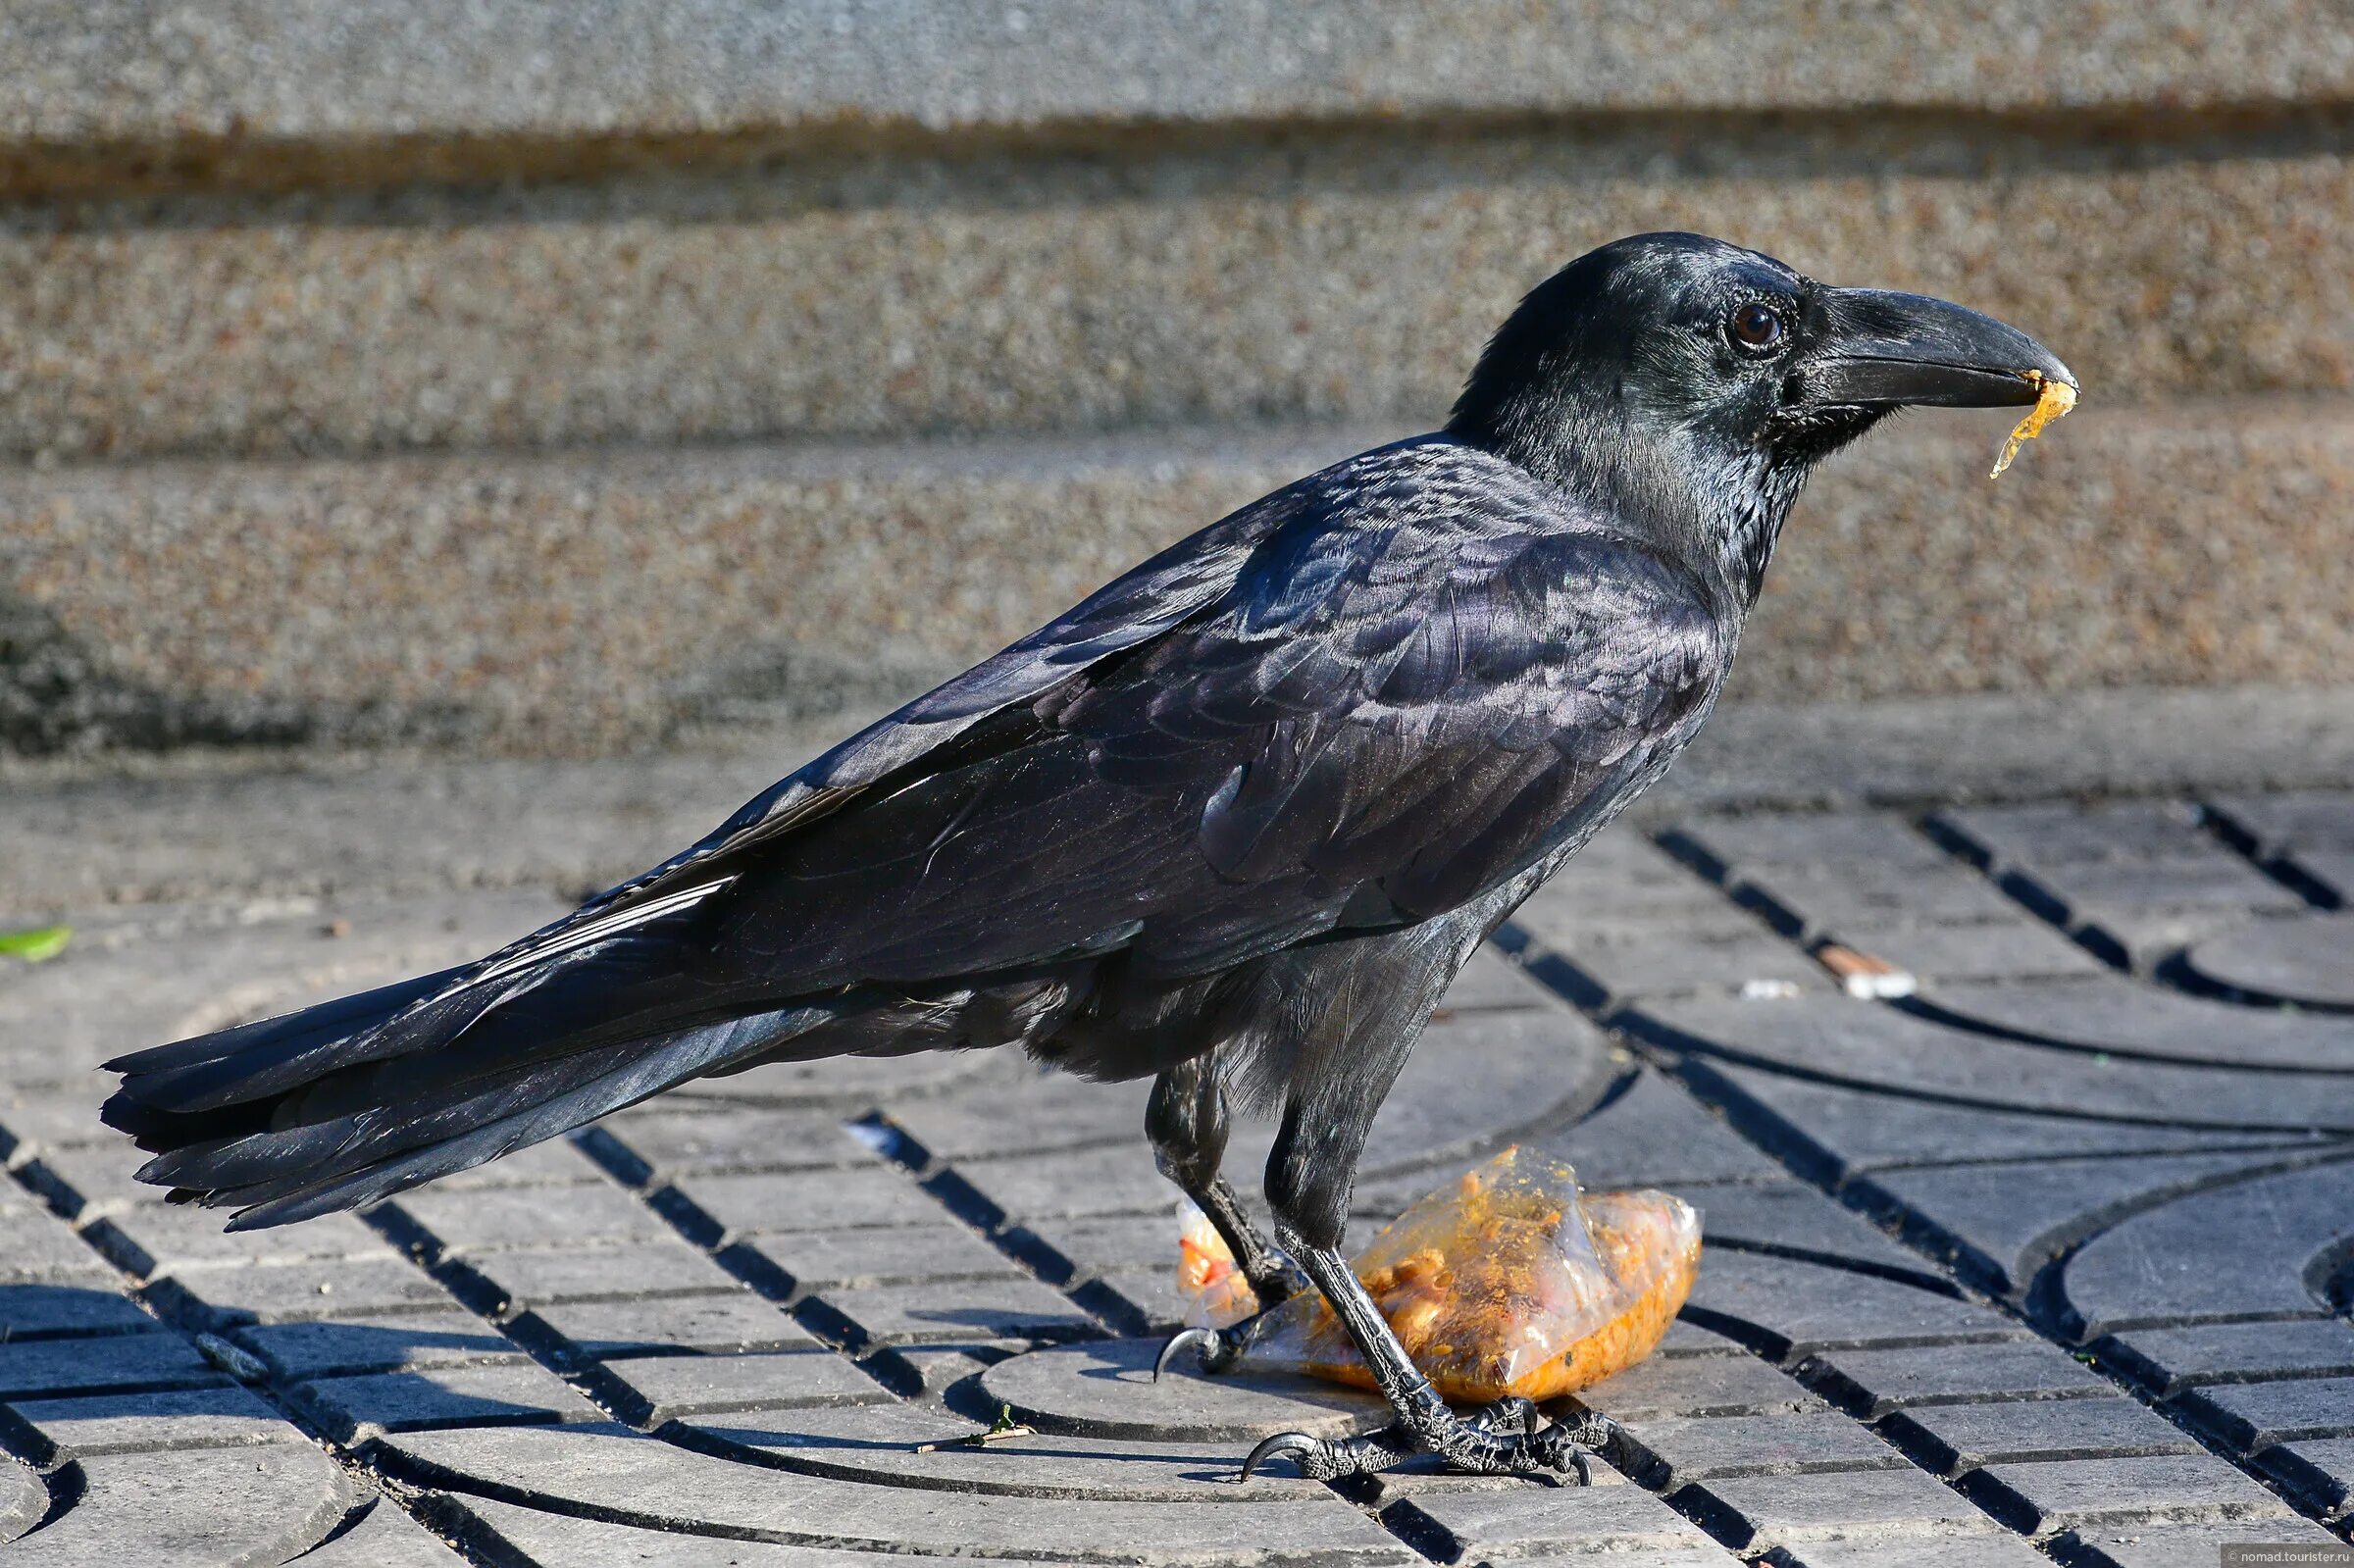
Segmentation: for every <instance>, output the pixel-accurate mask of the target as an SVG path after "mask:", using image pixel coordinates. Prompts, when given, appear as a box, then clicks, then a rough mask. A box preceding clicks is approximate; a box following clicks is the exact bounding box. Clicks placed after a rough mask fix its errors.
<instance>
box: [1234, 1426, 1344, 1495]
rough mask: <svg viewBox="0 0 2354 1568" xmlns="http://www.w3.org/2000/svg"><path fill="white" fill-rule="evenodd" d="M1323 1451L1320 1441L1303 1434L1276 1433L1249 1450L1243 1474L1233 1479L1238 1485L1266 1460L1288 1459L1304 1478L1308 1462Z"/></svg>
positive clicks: (1249, 1477) (1322, 1444) (1248, 1478)
mask: <svg viewBox="0 0 2354 1568" xmlns="http://www.w3.org/2000/svg"><path fill="white" fill-rule="evenodd" d="M1323 1449H1324V1443H1323V1442H1322V1440H1320V1439H1317V1438H1311V1437H1309V1436H1308V1435H1307V1434H1306V1433H1305V1432H1278V1433H1277V1434H1275V1436H1273V1437H1272V1438H1269V1439H1267V1440H1266V1441H1265V1442H1261V1443H1260V1444H1259V1445H1258V1446H1257V1447H1255V1448H1254V1449H1252V1450H1251V1452H1250V1454H1249V1456H1248V1457H1246V1458H1245V1459H1244V1460H1243V1473H1242V1474H1241V1475H1239V1476H1237V1477H1235V1480H1236V1481H1237V1482H1238V1483H1239V1482H1244V1481H1248V1480H1250V1479H1251V1475H1252V1472H1254V1471H1255V1470H1257V1469H1258V1467H1259V1466H1261V1465H1263V1464H1265V1463H1266V1462H1267V1461H1268V1460H1270V1459H1276V1458H1289V1459H1290V1460H1291V1461H1292V1462H1293V1463H1295V1464H1297V1465H1298V1466H1299V1467H1300V1473H1301V1474H1302V1475H1304V1476H1305V1475H1306V1474H1307V1473H1308V1460H1309V1459H1310V1458H1312V1457H1314V1456H1315V1455H1316V1454H1318V1453H1321V1452H1322V1451H1323Z"/></svg>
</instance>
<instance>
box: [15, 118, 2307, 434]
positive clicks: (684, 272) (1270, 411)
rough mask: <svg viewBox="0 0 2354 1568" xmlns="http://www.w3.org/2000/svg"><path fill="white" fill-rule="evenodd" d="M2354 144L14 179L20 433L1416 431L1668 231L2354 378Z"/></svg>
mask: <svg viewBox="0 0 2354 1568" xmlns="http://www.w3.org/2000/svg"><path fill="white" fill-rule="evenodd" d="M0 96H4V95H0ZM1213 128H1214V127H1213ZM2349 145H2354V118H2350V117H2348V116H2346V115H2342V114H2338V113H2337V112H2335V111H2331V112H2328V113H2320V114H2318V118H2316V117H2307V116H2305V115H2303V114H2302V113H2296V114H2285V113H2284V115H2283V116H2276V117H2271V118H2268V117H2266V116H2264V115H2257V116H2255V117H2254V118H2253V119H2251V120H2249V121H2246V122H2245V123H2242V122H2241V121H2237V120H2228V119H2223V120H2218V119H2212V118H2209V119H2201V118H2198V117H2191V118H2189V119H2187V120H2185V121H2183V122H2182V123H2180V124H2174V125H2168V124H2163V123H2154V124H2152V125H2151V126H2147V127H2144V128H2143V129H2140V130H2137V131H2136V132H2135V133H2134V134H2132V135H2130V136H2121V135H2119V134H2118V133H2117V128H2116V127H2115V126H2111V125H2108V124H2106V123H2104V122H2099V121H2096V120H2086V121H2084V122H2082V123H2080V124H2079V123H2076V122H2071V121H2053V122H2048V123H2045V122H2038V123H2035V124H2032V125H2026V124H2013V123H2010V122H2006V121H1999V120H1997V121H1988V120H1970V119H1967V118H1965V119H1964V120H1960V121H1957V120H1955V119H1952V118H1950V117H1940V116H1919V115H1911V114H1903V115H1896V116H1893V117H1891V116H1885V115H1880V114H1877V113H1859V114H1853V115H1834V116H1831V117H1829V118H1828V119H1827V120H1825V121H1824V122H1822V123H1819V124H1816V123H1810V122H1804V121H1802V120H1800V119H1798V118H1794V117H1789V116H1779V115H1763V116H1760V115H1748V116H1735V117H1732V118H1729V119H1707V118H1703V119H1699V120H1692V119H1685V118H1677V117H1672V116H1670V117H1664V118H1663V117H1658V116H1633V117H1615V118H1613V117H1602V118H1593V117H1585V118H1578V119H1574V120H1567V121H1559V122H1547V123H1536V124H1531V123H1523V122H1517V121H1511V122H1497V123H1492V124H1491V123H1479V124H1470V125H1460V126H1439V127H1434V126H1430V125H1428V124H1425V123H1420V122H1400V123H1396V124H1391V125H1386V126H1385V125H1354V126H1350V125H1345V126H1303V127H1296V128H1286V127H1282V126H1257V127H1246V126H1227V127H1223V128H1214V133H1213V131H1209V130H1205V131H1203V133H1201V134H1199V135H1184V136H1179V135H1171V136H1166V137H1157V138H1155V137H1139V136H1129V137H1124V138H1122V137H1114V138H1112V139H1111V141H1110V142H1109V144H1108V146H1107V147H1105V148H1100V149H1082V148H1077V147H1071V146H1063V145H1047V146H999V145H989V144H986V143H985V144H982V145H978V146H975V147H971V148H958V147H952V146H950V145H948V143H947V141H945V140H941V139H933V140H929V141H922V142H917V143H913V144H910V145H907V146H904V147H901V148H898V149H897V150H888V151H887V150H878V149H871V148H870V149H841V148H837V149H832V150H822V149H808V150H802V151H797V152H795V153H793V154H792V155H790V156H784V157H781V158H779V159H777V160H775V161H771V162H765V163H760V164H757V165H730V164H727V163H726V162H725V161H722V162H720V163H719V164H717V165H716V166H711V167H705V166H703V165H699V164H698V165H693V166H691V167H671V166H665V167H662V168H659V169H657V170H656V171H654V172H651V173H645V172H628V171H621V172H608V173H606V174H603V175H599V176H597V177H582V178H577V179H569V180H559V181H554V182H523V183H516V184H509V185H501V186H497V187H494V188H488V189H483V188H471V187H469V188H453V187H444V186H435V185H411V186H404V187H402V188H398V189H393V190H387V191H374V192H368V191H359V192H346V193H342V194H332V193H331V194H322V193H317V192H305V193H292V194H285V193H280V194H269V193H256V192H235V191H230V192H208V193H201V194H186V193H182V194H178V195H172V196H168V197H161V198H154V199H145V198H142V199H136V200H133V199H106V200H87V201H83V200H76V201H45V202H34V203H19V204H15V205H12V206H6V207H0V300H5V301H6V302H7V304H6V306H5V307H4V308H0V455H5V454H15V455H20V456H34V457H38V456H42V455H44V454H45V455H47V456H48V457H51V458H58V459H66V460H79V459H85V458H91V457H152V456H173V455H178V456H246V455H271V454H312V455H356V454H367V453H375V452H386V451H398V450H404V449H436V448H475V449H483V448H497V447H517V446H520V447H563V446H580V445H598V444H608V443H615V442H676V441H706V440H742V439H805V438H809V437H814V436H827V437H839V436H857V437H892V436H899V435H908V434H936V433H956V432H962V433H1047V432H1051V431H1059V430H1116V429H1123V428H1135V427H1147V428H1166V427H1171V426H1179V425H1186V424H1222V423H1235V424H1240V423H1247V422H1251V421H1255V420H1260V419H1271V420H1275V421H1278V422H1289V423H1300V422H1306V423H1325V422H1329V423H1353V422H1370V423H1378V424H1387V423H1399V424H1408V425H1424V424H1428V423H1431V422H1433V421H1435V420H1436V419H1437V418H1438V417H1439V416H1440V415H1441V414H1442V413H1443V412H1444V410H1445V409H1446V407H1447V406H1448V404H1449V402H1450V401H1451V400H1452V399H1453V397H1454V395H1455V393H1456V391H1457V389H1458V386H1459V384H1460V382H1461V379H1462V378H1463V375H1464V373H1465V372H1466V370H1467V369H1468V368H1469V365H1470V363H1471V361H1472V359H1473V357H1474V356H1475V355H1476V353H1477V351H1478V348H1479V345H1480V344H1481V343H1482V342H1483V341H1484V340H1485V338H1486V336H1487V334H1488V333H1489V332H1490V331H1491V330H1493V329H1494V328H1495V326H1496V324H1497V323H1498V322H1499V321H1500V320H1501V319H1502V318H1503V316H1504V315H1505V313H1506V312H1507V311H1508V310H1509V309H1510V307H1511V305H1512V303H1513V302H1514V301H1515V300H1516V299H1517V298H1518V297H1519V295H1520V294H1521V293H1522V292H1523V291H1525V290H1526V289H1527V288H1528V287H1530V286H1531V285H1532V284H1534V283H1535V282H1537V281H1538V280H1539V279H1541V278H1543V277H1544V276H1546V275H1547V274H1548V273H1550V272H1551V271H1552V270H1553V269H1554V268H1555V267H1557V266H1559V265H1560V264H1561V263H1562V262H1563V261H1566V260H1567V259H1569V258H1570V257H1572V256H1574V255H1576V254H1578V253H1580V252H1582V251H1584V250H1585V249H1587V248H1589V247H1590V246H1592V245H1594V244H1597V243H1600V242H1602V241H1604V240H1607V239H1611V238H1613V237H1616V236H1617V235H1620V234H1624V233H1629V232H1635V231H1639V230H1643V229H1650V228H1695V229H1699V230H1702V231H1706V232H1714V233H1718V234H1722V235H1724V236H1727V237H1729V238H1733V239H1736V240H1739V241H1741V242H1743V243H1747V244H1752V245H1755V246H1758V247H1760V248H1762V249H1765V250H1767V251H1769V252H1772V253H1774V254H1776V255H1780V256H1782V257H1784V258H1785V259H1787V260H1789V261H1790V262H1792V263H1793V264H1794V265H1797V266H1799V267H1801V268H1803V269H1805V270H1807V271H1810V272H1812V273H1814V274H1816V275H1817V276H1819V277H1823V278H1830V279H1833V280H1838V281H1847V282H1862V283H1872V284H1878V285H1884V286H1890V287H1902V288H1911V289H1917V290H1921V291H1925V292H1931V293H1937V294H1943V295H1947V296H1950V297H1954V298H1958V299H1961V300H1963V301H1965V302H1968V303H1970V304H1973V305H1976V306H1978V307H1981V308H1983V309H1986V310H1988V311H1991V312H1994V313H1996V314H1999V315H2002V316H2004V317H2006V318H2008V319H2010V320H2013V321H2015V322H2017V323H2019V324H2021V325H2022V326H2024V327H2026V328H2027V329H2030V330H2031V331H2033V332H2034V333H2035V334H2036V335H2037V336H2039V337H2041V338H2042V339H2043V340H2044V341H2046V342H2048V343H2050V344H2051V345H2052V346H2053V347H2054V348H2055V349H2056V350H2057V351H2058V352H2059V353H2061V355H2062V356H2063V357H2064V358H2066V359H2067V360H2068V361H2069V363H2070V364H2071V365H2072V366H2073V367H2074V368H2075V370H2076V371H2077V372H2078V374H2079V375H2080V376H2081V377H2082V378H2083V379H2084V386H2085V391H2086V395H2087V397H2088V398H2089V399H2092V400H2094V401H2099V402H2106V403H2125V402H2166V401H2172V400H2174V399H2175V398H2178V397H2181V396H2183V395H2186V394H2195V395H2200V396H2222V395H2234V394H2245V393H2269V392H2283V391H2286V392H2308V391H2345V390H2349V389H2354V275H2350V274H2349V272H2348V270H2347V269H2345V268H2343V267H2342V266H2339V265H2337V258H2339V257H2341V256H2343V255H2345V254H2346V253H2347V252H2348V251H2349V250H2354V161H2350V160H2349V159H2348V158H2347V156H2346V151H2345V149H2346V148H2347V147H2348V146H2349Z"/></svg>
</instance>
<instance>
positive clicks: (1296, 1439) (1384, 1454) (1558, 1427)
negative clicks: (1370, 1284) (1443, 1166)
mask: <svg viewBox="0 0 2354 1568" xmlns="http://www.w3.org/2000/svg"><path fill="white" fill-rule="evenodd" d="M1275 1234H1276V1236H1277V1237H1278V1238H1279V1239H1281V1240H1282V1242H1283V1244H1284V1245H1285V1246H1287V1247H1289V1248H1291V1249H1292V1252H1293V1255H1294V1256H1296V1257H1297V1258H1299V1259H1300V1263H1301V1266H1302V1267H1303V1268H1304V1269H1305V1270H1306V1271H1307V1277H1308V1278H1309V1279H1310V1280H1312V1281H1314V1282H1315V1286H1316V1289H1318V1290H1322V1291H1323V1292H1324V1298H1325V1299H1326V1300H1327V1301H1329V1302H1331V1303H1332V1309H1333V1313H1334V1315H1335V1316H1336V1317H1338V1318H1339V1319H1340V1321H1341V1327H1342V1328H1343V1329H1345V1330H1347V1331H1348V1334H1349V1338H1350V1340H1352V1342H1354V1343H1355V1344H1356V1348H1357V1353H1358V1354H1359V1355H1362V1356H1363V1357H1364V1358H1365V1365H1366V1366H1368V1367H1369V1368H1371V1369H1372V1372H1373V1381H1374V1383H1375V1384H1376V1385H1377V1386H1378V1387H1379V1388H1380V1390H1381V1392H1382V1395H1383V1397H1385V1398H1387V1399H1388V1400H1389V1401H1390V1408H1391V1409H1393V1410H1395V1411H1397V1412H1398V1420H1397V1421H1396V1422H1395V1423H1393V1424H1392V1425H1390V1426H1387V1427H1384V1428H1382V1429H1381V1430H1380V1431H1379V1432H1371V1433H1367V1434H1365V1435H1364V1436H1363V1437H1360V1438H1344V1439H1340V1440H1338V1441H1334V1440H1331V1439H1325V1438H1311V1437H1309V1436H1308V1435H1307V1434H1306V1433H1305V1432H1286V1433H1282V1434H1279V1435H1278V1436H1276V1437H1272V1438H1269V1439H1267V1440H1266V1441H1265V1442H1262V1443H1260V1444H1259V1445H1258V1446H1257V1447H1255V1448H1254V1449H1252V1450H1251V1456H1250V1457H1249V1458H1247V1459H1245V1460H1244V1461H1243V1479H1244V1480H1246V1481H1247V1480H1249V1479H1250V1478H1251V1475H1252V1473H1253V1472H1254V1471H1255V1470H1257V1469H1258V1468H1259V1467H1260V1466H1261V1465H1264V1464H1266V1463H1267V1462H1268V1461H1270V1460H1272V1459H1277V1458H1285V1459H1289V1460H1291V1461H1292V1462H1293V1463H1294V1464H1295V1465H1297V1466H1298V1467H1299V1470H1300V1473H1301V1474H1302V1475H1304V1476H1306V1477H1307V1478H1309V1479H1310V1480H1314V1481H1330V1480H1333V1479H1334V1478H1336V1477H1339V1476H1354V1475H1361V1474H1363V1473H1365V1472H1367V1471H1372V1470H1383V1469H1387V1468H1388V1467H1389V1466H1391V1465H1394V1464H1397V1463H1398V1462H1399V1461H1401V1460H1403V1459H1406V1458H1408V1457H1410V1456H1411V1455H1413V1454H1417V1453H1435V1454H1438V1455H1439V1456H1441V1457H1442V1458H1444V1459H1445V1460H1446V1461H1447V1462H1448V1463H1449V1464H1450V1465H1452V1466H1454V1467H1455V1468H1456V1469H1458V1470H1465V1471H1470V1472H1472V1473H1474V1474H1478V1475H1528V1474H1536V1473H1539V1472H1544V1471H1568V1472H1574V1473H1575V1474H1576V1476H1577V1479H1578V1482H1579V1484H1580V1485H1585V1484H1586V1483H1588V1482H1590V1481H1591V1480H1592V1479H1593V1478H1592V1474H1591V1472H1590V1470H1589V1469H1588V1466H1587V1461H1586V1454H1587V1452H1588V1451H1589V1450H1593V1449H1599V1448H1602V1447H1604V1446H1606V1445H1607V1444H1608V1443H1609V1442H1611V1441H1612V1432H1613V1430H1614V1429H1613V1426H1612V1422H1611V1420H1610V1418H1609V1417H1607V1416H1600V1415H1592V1414H1589V1415H1587V1416H1585V1417H1583V1418H1582V1419H1580V1420H1578V1421H1577V1422H1575V1423H1564V1422H1556V1423H1554V1424H1553V1425H1551V1426H1546V1427H1539V1428H1536V1429H1535V1430H1530V1425H1531V1422H1532V1418H1533V1416H1534V1408H1533V1407H1532V1406H1530V1405H1529V1404H1528V1402H1527V1401H1526V1400H1505V1401H1500V1402H1499V1403H1497V1404H1495V1405H1491V1406H1489V1407H1488V1408H1487V1409H1486V1410H1484V1411H1482V1412H1480V1413H1479V1414H1478V1415H1477V1416H1474V1417H1472V1418H1471V1419H1468V1420H1466V1419H1464V1418H1463V1417H1461V1416H1458V1415H1457V1414H1456V1413H1455V1412H1454V1411H1453V1410H1450V1409H1449V1408H1448V1407H1447V1402H1446V1401H1445V1400H1444V1399H1442V1398H1440V1397H1439V1393H1438V1391H1437V1390H1436V1389H1433V1388H1432V1387H1431V1386H1430V1380H1429V1379H1428V1378H1425V1377H1423V1376H1422V1374H1421V1373H1420V1372H1418V1371H1416V1370H1415V1368H1414V1364H1413V1362H1412V1360H1411V1359H1410V1358H1408V1357H1407V1353H1406V1347H1405V1346H1404V1345H1402V1344H1400V1343H1399V1342H1398V1337H1397V1336H1396V1335H1395V1334H1392V1333H1391V1332H1390V1326H1389V1324H1387V1323H1386V1322H1384V1321H1383V1320H1382V1316H1381V1310H1380V1308H1378V1307H1376V1306H1375V1305H1374V1304H1373V1298H1372V1297H1371V1296H1370V1295H1367V1294H1366V1293H1365V1288H1364V1287H1363V1286H1362V1285H1360V1284H1358V1283H1357V1279H1356V1275H1355V1274H1353V1273H1352V1272H1350V1269H1349V1263H1348V1260H1347V1259H1345V1258H1343V1257H1342V1256H1341V1255H1340V1253H1339V1252H1338V1251H1337V1250H1335V1249H1334V1248H1331V1247H1318V1246H1310V1245H1308V1244H1306V1242H1305V1239H1303V1238H1301V1237H1299V1236H1298V1235H1296V1234H1294V1233H1293V1232H1292V1231H1291V1230H1290V1228H1289V1227H1287V1226H1282V1225H1279V1226H1278V1227H1277V1229H1276V1233H1275Z"/></svg>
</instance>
